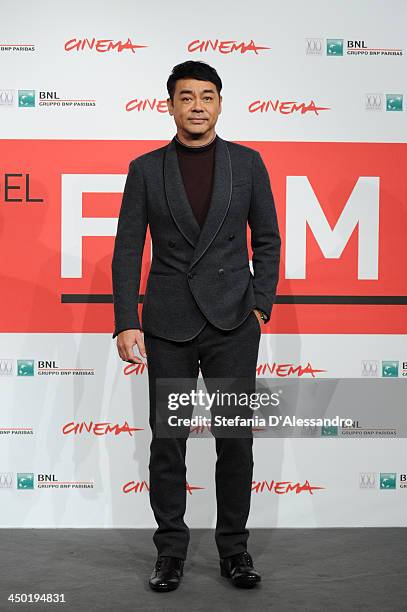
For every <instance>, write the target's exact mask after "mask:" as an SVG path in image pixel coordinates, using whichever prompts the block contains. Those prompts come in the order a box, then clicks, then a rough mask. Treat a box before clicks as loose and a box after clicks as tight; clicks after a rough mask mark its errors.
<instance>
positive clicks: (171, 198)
mask: <svg viewBox="0 0 407 612" xmlns="http://www.w3.org/2000/svg"><path fill="white" fill-rule="evenodd" d="M216 138H217V142H216V147H215V168H214V179H213V181H214V182H213V191H212V199H211V203H210V207H209V210H208V213H207V216H206V219H205V222H204V225H203V227H202V230H201V228H200V226H199V224H198V221H197V220H196V218H195V215H194V213H193V211H192V208H191V206H190V204H189V202H188V199H187V195H186V191H185V188H184V184H183V180H182V176H181V171H180V168H179V164H178V157H177V152H176V149H175V136H174V138H173V139H172V140H171V141H170V142H169V144H167V145H165V146H164V147H161V148H159V149H155V150H154V151H150V152H149V153H144V154H143V155H140V156H139V157H137V158H135V159H134V160H132V161H131V162H130V165H129V171H128V175H127V179H126V183H125V188H124V192H123V199H122V205H121V209H120V216H119V220H118V226H117V234H116V239H115V245H114V253H113V258H112V284H113V303H114V315H115V329H114V333H113V338H115V337H116V336H117V334H118V333H119V332H120V331H123V330H124V329H141V330H142V331H145V332H149V333H152V334H155V335H157V336H160V337H163V338H167V339H169V340H175V341H183V340H190V339H192V338H194V337H195V336H196V335H197V334H198V333H199V331H200V330H201V329H202V328H203V327H204V325H205V323H206V320H209V321H210V322H211V323H212V324H213V325H215V326H216V327H218V328H220V329H222V330H231V329H234V328H235V327H237V326H238V325H240V324H241V323H242V321H243V320H244V319H245V318H246V317H247V316H248V315H249V313H250V311H251V310H252V309H253V308H255V307H257V308H259V309H261V310H263V311H264V312H265V313H266V314H267V316H268V318H270V315H271V310H272V307H273V303H274V300H275V294H276V286H277V282H278V278H279V262H280V245H281V240H280V234H279V228H278V222H277V215H276V210H275V206H274V198H273V194H272V191H271V186H270V180H269V175H268V172H267V169H266V167H265V165H264V163H263V160H262V158H261V156H260V154H259V153H258V152H257V151H255V150H254V149H251V148H249V147H246V146H243V145H239V144H236V143H234V142H231V141H228V140H224V139H223V138H221V137H220V136H219V135H217V137H216ZM247 222H248V223H249V226H250V230H251V247H252V250H253V257H252V261H253V270H254V275H253V274H252V273H251V271H250V268H249V257H248V251H247ZM147 225H149V227H150V234H151V239H152V245H153V256H152V261H151V268H150V273H149V276H148V279H147V285H146V291H145V295H144V301H143V310H142V325H141V324H140V320H139V316H138V303H139V285H140V273H141V262H142V255H143V248H144V243H145V236H146V230H147Z"/></svg>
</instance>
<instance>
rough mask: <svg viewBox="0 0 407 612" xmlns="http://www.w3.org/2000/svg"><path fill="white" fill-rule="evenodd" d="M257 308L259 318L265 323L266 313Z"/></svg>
mask: <svg viewBox="0 0 407 612" xmlns="http://www.w3.org/2000/svg"><path fill="white" fill-rule="evenodd" d="M257 310H258V311H259V312H260V318H261V320H262V321H263V323H266V321H267V320H268V316H267V315H266V313H265V312H263V311H262V310H260V308H257Z"/></svg>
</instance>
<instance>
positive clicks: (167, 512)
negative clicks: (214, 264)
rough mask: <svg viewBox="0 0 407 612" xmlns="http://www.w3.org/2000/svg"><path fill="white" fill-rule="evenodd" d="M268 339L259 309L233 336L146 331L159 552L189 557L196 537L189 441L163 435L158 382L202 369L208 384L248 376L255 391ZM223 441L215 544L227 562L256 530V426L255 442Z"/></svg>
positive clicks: (210, 329) (208, 329) (218, 440)
mask: <svg viewBox="0 0 407 612" xmlns="http://www.w3.org/2000/svg"><path fill="white" fill-rule="evenodd" d="M260 336H261V329H260V323H259V321H258V320H257V317H256V315H255V313H254V312H253V311H251V312H250V313H249V315H248V316H247V318H246V319H245V320H244V321H243V323H241V324H240V325H239V326H238V327H237V328H235V329H233V330H231V331H223V330H220V329H218V328H216V327H214V326H213V325H212V324H211V323H209V322H207V323H206V325H205V327H204V328H203V329H202V330H201V331H200V332H199V334H198V335H197V336H195V338H193V339H192V340H188V341H184V342H175V341H172V340H166V339H163V338H160V337H158V336H154V335H152V334H149V333H147V332H145V333H144V343H145V348H146V354H147V365H148V378H149V397H150V427H151V431H152V439H151V444H150V462H149V471H150V494H149V495H150V504H151V508H152V510H153V513H154V516H155V519H156V521H157V524H158V528H157V530H156V531H155V533H154V536H153V541H154V544H155V546H156V548H157V551H158V554H159V555H169V556H173V557H179V558H181V559H186V556H187V549H188V544H189V539H190V534H189V528H188V526H187V525H186V523H185V522H184V514H185V510H186V495H187V491H186V466H185V455H186V441H187V438H186V437H181V438H178V437H171V438H170V437H167V438H165V437H160V435H158V436H157V435H156V433H155V422H156V393H157V388H156V379H157V378H191V379H192V378H194V379H195V380H196V379H197V377H198V374H199V369H200V370H201V372H202V377H203V379H204V381H205V384H206V379H207V378H228V377H230V378H239V377H243V378H244V379H245V381H249V385H248V387H246V388H247V390H248V391H249V392H254V391H255V388H256V366H257V357H258V351H259V341H260ZM208 391H209V388H208ZM239 414H240V413H239ZM252 415H253V413H252ZM215 444H216V453H217V461H216V470H215V484H216V502H217V522H216V530H215V542H216V546H217V548H218V552H219V556H220V557H227V556H230V555H234V554H236V553H239V552H242V551H244V550H246V548H247V539H248V537H249V530H248V529H247V528H246V522H247V518H248V516H249V510H250V501H251V486H252V476H253V465H254V463H253V452H252V446H253V436H252V433H251V428H250V435H249V436H247V437H217V436H216V435H215Z"/></svg>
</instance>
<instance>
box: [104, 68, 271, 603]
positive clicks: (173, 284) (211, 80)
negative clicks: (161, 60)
mask: <svg viewBox="0 0 407 612" xmlns="http://www.w3.org/2000/svg"><path fill="white" fill-rule="evenodd" d="M167 89H168V94H169V98H168V99H167V105H168V110H169V113H170V115H172V116H173V117H174V120H175V124H176V127H177V132H176V135H175V136H174V138H173V139H172V140H171V142H170V143H169V144H168V145H165V146H164V147H161V148H159V149H155V150H153V151H151V152H149V153H145V154H143V155H140V156H139V157H137V158H136V159H134V160H133V161H131V162H130V165H129V172H128V175H127V179H126V184H125V189H124V193H123V200H122V206H121V210H120V216H119V221H118V227H117V235H116V241H115V247H114V254H113V259H112V281H113V301H114V313H115V330H114V333H113V338H115V337H116V336H117V348H118V352H119V355H120V357H121V359H123V360H124V361H127V362H135V361H136V362H137V361H139V359H138V358H136V357H135V355H134V353H133V347H134V346H135V345H137V347H138V349H139V351H140V354H141V355H142V356H143V357H147V364H148V377H149V398H150V426H151V430H152V440H151V445H150V463H149V469H150V503H151V507H152V510H153V513H154V516H155V519H156V521H157V524H158V529H157V530H156V531H155V533H154V537H153V540H154V543H155V545H156V547H157V551H158V556H157V561H156V564H155V567H154V569H153V573H152V575H151V577H150V580H149V584H150V586H151V588H152V589H154V590H157V591H168V590H172V589H175V588H177V587H178V585H179V582H180V578H181V576H182V575H183V566H184V561H185V559H186V555H187V548H188V543H189V537H190V535H189V529H188V527H187V525H186V524H185V522H184V520H183V517H184V513H185V509H186V478H185V476H186V466H185V453H186V437H179V438H175V437H170V438H168V437H160V436H159V435H157V430H156V394H157V388H156V387H157V385H156V382H157V379H159V378H167V379H168V378H173V379H177V378H190V379H197V377H198V375H199V370H201V372H202V376H203V378H204V379H205V380H206V379H210V378H211V377H223V378H227V377H233V378H237V379H242V380H243V379H244V380H245V381H249V388H251V389H253V390H254V389H255V382H256V365H257V356H258V349H259V341H260V336H261V324H264V323H267V321H268V320H269V319H270V315H271V311H272V307H273V303H274V301H275V294H276V286H277V283H278V278H279V261H280V245H281V240H280V234H279V228H278V222H277V215H276V210H275V206H274V198H273V194H272V191H271V186H270V180H269V176H268V173H267V170H266V168H265V165H264V163H263V160H262V158H261V156H260V154H259V153H258V152H257V151H255V150H253V149H251V148H249V147H245V146H242V145H238V144H235V143H233V142H231V141H227V140H224V139H222V138H221V137H220V136H219V135H217V134H216V133H215V124H216V122H217V120H218V116H219V114H220V112H221V104H222V96H221V95H220V91H221V89H222V82H221V79H220V77H219V75H218V74H217V72H216V70H215V69H214V68H212V67H211V66H209V65H208V64H206V63H204V62H200V61H187V62H184V63H182V64H178V65H177V66H175V67H174V69H173V71H172V74H171V75H170V77H169V79H168V81H167ZM247 223H249V226H250V230H251V247H252V251H253V257H252V262H253V271H254V275H253V274H252V273H251V271H250V267H249V259H248V251H247ZM147 225H149V227H150V233H151V238H152V244H153V257H152V262H151V268H150V273H149V276H148V281H147V286H146V292H145V295H144V302H143V310H142V325H141V324H140V320H139V315H138V302H139V284H140V273H141V262H142V255H143V248H144V243H145V235H146V229H147ZM246 433H247V432H246ZM250 434H251V431H250ZM215 443H216V452H217V462H216V472H215V480H216V499H217V523H216V530H215V541H216V545H217V548H218V552H219V558H220V571H221V575H222V576H225V577H228V578H230V579H232V581H233V584H235V585H236V586H241V587H251V586H254V585H255V584H256V583H257V582H258V581H259V580H260V574H259V573H258V572H257V571H256V569H255V568H254V566H253V560H252V557H251V555H250V554H249V552H248V551H247V540H248V536H249V531H248V529H247V528H246V522H247V518H248V514H249V509H250V500H251V483H252V473H253V454H252V444H253V437H252V434H251V435H246V436H245V437H240V436H236V437H216V439H215Z"/></svg>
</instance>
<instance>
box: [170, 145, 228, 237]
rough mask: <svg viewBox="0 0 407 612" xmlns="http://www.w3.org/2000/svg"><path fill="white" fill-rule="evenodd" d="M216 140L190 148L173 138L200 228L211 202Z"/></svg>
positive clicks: (185, 185) (189, 198)
mask: <svg viewBox="0 0 407 612" xmlns="http://www.w3.org/2000/svg"><path fill="white" fill-rule="evenodd" d="M217 139H218V137H217V135H215V138H214V139H213V140H212V142H209V143H208V144H206V145H201V146H198V147H192V146H189V145H185V144H183V143H182V142H180V141H179V140H178V138H177V136H175V148H176V151H177V156H178V163H179V167H180V171H181V176H182V180H183V182H184V187H185V191H186V194H187V197H188V200H189V203H190V205H191V208H192V211H193V213H194V215H195V217H196V220H197V221H198V223H199V225H200V227H201V228H202V226H203V223H204V221H205V217H206V215H207V212H208V209H209V204H210V201H211V195H212V187H213V171H214V166H215V147H216V141H217Z"/></svg>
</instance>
